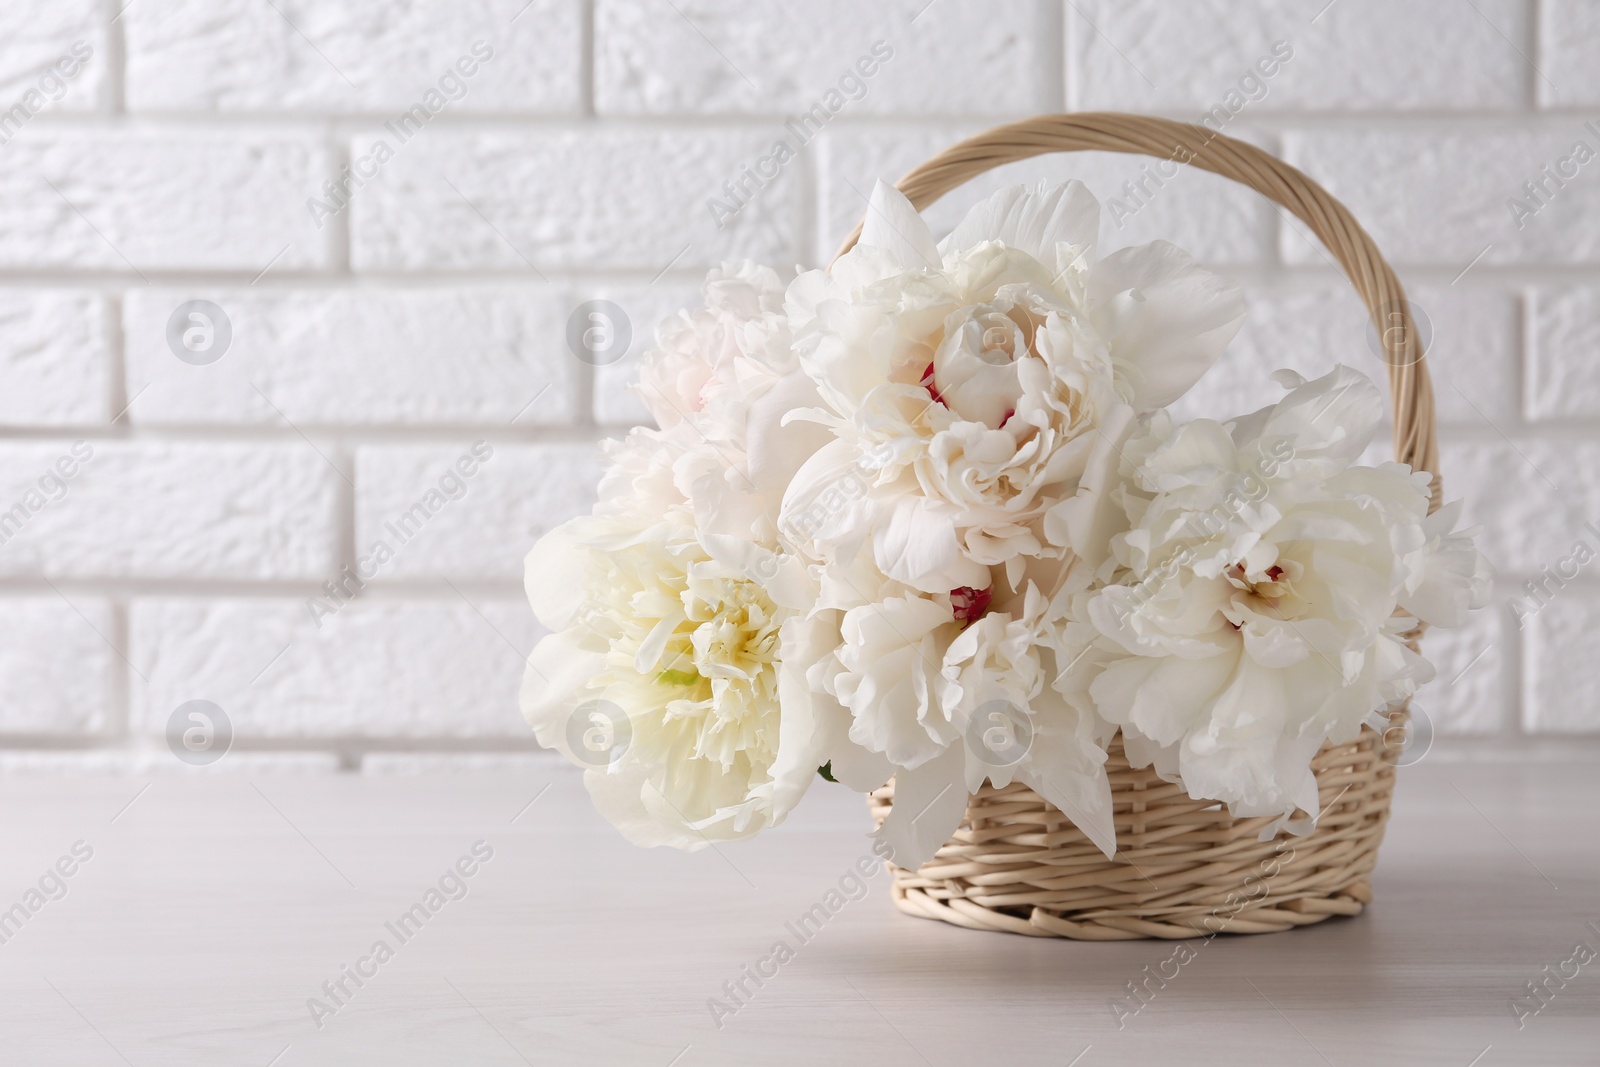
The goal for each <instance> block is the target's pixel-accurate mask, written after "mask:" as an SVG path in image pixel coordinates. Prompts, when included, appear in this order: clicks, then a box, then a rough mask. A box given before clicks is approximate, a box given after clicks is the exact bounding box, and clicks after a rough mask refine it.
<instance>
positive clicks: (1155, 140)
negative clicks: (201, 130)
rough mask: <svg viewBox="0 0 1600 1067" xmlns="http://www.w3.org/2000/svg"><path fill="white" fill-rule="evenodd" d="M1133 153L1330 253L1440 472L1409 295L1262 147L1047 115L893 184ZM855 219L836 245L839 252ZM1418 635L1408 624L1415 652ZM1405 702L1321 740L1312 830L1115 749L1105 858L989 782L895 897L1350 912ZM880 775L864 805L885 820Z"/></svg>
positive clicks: (1066, 928) (1071, 909)
mask: <svg viewBox="0 0 1600 1067" xmlns="http://www.w3.org/2000/svg"><path fill="white" fill-rule="evenodd" d="M1085 150H1097V151H1105V152H1129V153H1135V154H1141V155H1149V156H1155V157H1158V158H1161V159H1170V160H1174V161H1177V162H1180V163H1187V164H1190V165H1193V166H1197V167H1200V168H1202V169H1204V170H1209V171H1212V172H1214V173H1216V174H1221V175H1223V176H1224V177H1227V178H1232V179H1233V180H1234V181H1237V182H1240V183H1242V184H1244V185H1248V186H1249V187H1250V188H1252V189H1254V190H1256V191H1257V192H1258V193H1261V194H1262V195H1263V196H1265V197H1267V198H1268V199H1270V200H1272V201H1274V202H1275V203H1277V204H1279V205H1281V206H1282V207H1283V208H1284V209H1286V210H1287V211H1289V212H1291V213H1293V215H1294V216H1295V217H1297V218H1298V219H1299V220H1300V221H1301V222H1303V223H1304V224H1305V225H1306V227H1307V228H1309V229H1310V230H1311V232H1312V233H1314V234H1315V235H1316V236H1317V238H1318V239H1320V240H1321V241H1322V243H1323V244H1324V245H1326V246H1327V248H1328V250H1329V251H1330V252H1332V254H1333V256H1334V257H1335V258H1336V259H1337V260H1338V262H1339V265H1340V266H1341V267H1342V268H1343V270H1344V272H1345V274H1346V275H1347V276H1348V277H1349V279H1350V281H1351V283H1352V284H1353V285H1354V286H1355V288H1356V291H1357V293H1359V294H1360V296H1361V299H1362V301H1363V302H1364V303H1365V304H1366V306H1367V309H1368V311H1369V312H1370V313H1371V316H1372V321H1373V323H1374V326H1375V327H1376V329H1377V331H1378V336H1379V338H1380V339H1381V343H1382V346H1383V347H1382V351H1383V353H1384V357H1385V362H1386V363H1387V364H1388V375H1389V386H1390V393H1391V396H1392V398H1393V409H1394V444H1395V456H1396V458H1397V459H1398V460H1399V461H1400V462H1402V463H1408V464H1410V465H1411V466H1412V467H1414V468H1417V469H1420V470H1427V471H1432V472H1434V473H1435V478H1434V482H1433V502H1432V503H1433V507H1438V505H1439V500H1440V496H1439V494H1440V487H1439V479H1438V477H1437V471H1438V445H1437V441H1436V438H1435V435H1434V418H1433V392H1432V388H1431V386H1430V384H1429V381H1428V374H1427V368H1426V365H1425V363H1424V361H1423V358H1422V357H1423V353H1422V352H1421V350H1420V348H1419V346H1418V341H1417V338H1416V336H1415V332H1414V330H1413V329H1412V325H1411V317H1410V312H1409V309H1408V305H1407V304H1406V301H1405V294H1404V292H1403V290H1402V289H1401V287H1400V283H1399V281H1398V280H1396V278H1395V276H1394V272H1393V270H1391V269H1390V267H1389V265H1388V264H1387V263H1386V262H1384V259H1383V257H1382V256H1381V255H1380V254H1379V252H1378V249H1377V247H1376V246H1375V245H1374V244H1373V242H1372V239H1371V238H1370V237H1368V236H1367V234H1366V232H1365V231H1364V230H1362V228H1361V227H1360V225H1358V224H1357V223H1356V221H1355V219H1354V218H1352V217H1351V215H1350V213H1349V211H1347V210H1346V209H1345V207H1344V205H1342V204H1340V203H1339V202H1338V201H1337V200H1335V199H1334V198H1333V197H1332V196H1330V195H1328V193H1327V191H1326V190H1324V189H1323V188H1322V187H1321V186H1319V185H1317V184H1316V183H1315V182H1313V181H1312V180H1311V179H1310V178H1307V177H1306V176H1305V175H1304V174H1302V173H1300V172H1299V171H1298V170H1296V169H1295V168H1293V167H1291V166H1289V165H1288V164H1286V163H1284V162H1283V161H1281V160H1279V159H1277V158H1275V157H1273V156H1272V155H1270V154H1268V153H1266V152H1263V151H1262V150H1260V149H1259V148H1255V147H1253V146H1251V145H1248V144H1245V143H1243V142H1240V141H1235V140H1233V139H1231V138H1229V137H1225V136H1222V135H1221V134H1218V133H1214V132H1212V131H1211V130H1208V129H1206V128H1205V127H1202V126H1192V125H1188V124H1185V123H1178V122H1170V121H1167V120H1164V119H1155V118H1147V117H1142V116H1135V115H1119V114H1113V113H1087V114H1078V115H1047V116H1040V117H1038V118H1033V119H1028V120H1026V121H1024V122H1018V123H1013V124H1011V125H1009V126H1000V127H996V128H995V129H992V130H989V131H988V132H986V133H983V134H979V135H978V136H976V137H973V138H971V139H969V140H966V141H963V142H961V143H960V144H958V145H955V146H954V147H952V148H950V149H948V150H946V151H945V152H942V153H940V154H939V155H938V156H935V157H934V158H933V159H931V160H929V161H928V162H927V163H924V164H923V165H922V166H920V167H918V168H917V169H916V170H914V171H912V172H911V173H910V174H908V175H907V176H906V177H905V178H903V179H902V180H901V181H900V183H899V188H900V189H901V191H902V192H904V193H905V194H906V196H907V197H908V198H909V199H910V200H911V202H912V203H913V204H914V205H916V206H917V208H918V209H919V210H920V209H922V208H925V207H927V206H928V205H929V204H931V203H932V202H933V201H935V200H937V199H938V198H939V197H940V196H942V195H944V194H945V193H947V192H949V191H950V190H951V189H954V188H955V187H957V186H958V185H961V184H962V183H963V182H965V181H967V180H968V179H969V178H972V177H974V176H976V175H978V174H981V173H983V172H984V171H986V170H989V169H990V168H992V167H996V166H999V165H1001V164H1003V163H1009V162H1012V161H1014V160H1019V159H1025V158H1028V157H1030V156H1036V155H1041V154H1044V153H1046V152H1072V151H1085ZM860 232H861V231H860V227H857V229H856V232H855V233H854V234H852V235H851V236H850V238H849V239H848V240H846V241H845V243H844V245H843V247H842V248H841V249H840V252H841V253H842V252H844V251H847V250H848V249H849V248H850V247H851V246H852V245H854V243H855V241H856V239H857V238H858V237H859V236H860ZM1417 636H1419V635H1418V634H1415V633H1414V634H1412V635H1411V643H1412V645H1413V647H1414V646H1415V643H1416V638H1417ZM1405 718H1406V711H1405V709H1404V708H1397V709H1394V710H1393V711H1392V712H1391V717H1390V723H1391V729H1390V730H1389V731H1386V732H1385V733H1384V734H1383V735H1380V734H1378V733H1376V732H1374V731H1373V730H1371V729H1367V728H1364V729H1363V730H1362V733H1361V736H1360V737H1359V738H1358V739H1357V740H1356V741H1354V742H1352V743H1350V744H1345V745H1339V746H1332V745H1328V746H1324V748H1323V749H1322V751H1321V752H1320V753H1318V755H1317V757H1316V759H1315V762H1314V764H1313V768H1314V771H1315V774H1316V778H1317V786H1318V790H1319V798H1320V803H1321V805H1322V809H1323V810H1322V811H1321V812H1320V813H1317V814H1318V815H1319V816H1320V817H1319V819H1318V821H1317V825H1316V828H1315V829H1314V830H1313V831H1312V832H1311V833H1310V834H1309V835H1307V836H1304V837H1292V836H1289V835H1287V834H1280V835H1279V836H1278V837H1277V838H1275V839H1272V840H1267V841H1262V840H1261V839H1260V838H1261V835H1262V831H1263V829H1264V828H1265V827H1266V826H1268V825H1269V824H1270V823H1271V822H1272V821H1273V820H1270V819H1264V818H1250V819H1236V818H1234V817H1232V816H1231V815H1229V814H1228V811H1227V809H1226V808H1225V807H1224V806H1222V805H1220V804H1218V803H1216V802H1213V801H1206V800H1193V799H1191V798H1190V797H1189V796H1188V795H1187V794H1186V793H1185V792H1184V791H1183V788H1182V787H1181V786H1177V785H1173V784H1170V783H1168V782H1163V781H1162V780H1161V779H1160V778H1158V777H1157V776H1156V774H1155V772H1154V771H1153V770H1150V769H1148V768H1146V769H1134V768H1131V767H1129V766H1128V761H1127V759H1126V758H1125V757H1124V755H1123V752H1122V744H1121V739H1120V737H1118V738H1117V739H1116V740H1114V741H1113V742H1112V744H1111V749H1110V752H1109V759H1108V760H1107V763H1106V769H1107V771H1108V772H1109V775H1110V781H1111V798H1112V804H1113V812H1114V818H1115V824H1116V831H1117V854H1116V857H1115V858H1114V859H1111V860H1107V859H1106V858H1105V856H1104V855H1102V854H1101V852H1100V850H1099V849H1098V848H1096V847H1095V846H1094V845H1093V844H1092V843H1091V842H1090V841H1089V839H1088V838H1087V837H1085V836H1084V835H1083V834H1082V833H1081V832H1080V831H1079V830H1078V829H1077V828H1076V827H1075V826H1073V824H1072V822H1071V821H1070V820H1069V819H1068V818H1067V817H1066V816H1065V815H1063V814H1062V813H1061V812H1060V811H1059V810H1058V809H1056V808H1055V807H1053V806H1051V805H1050V804H1049V803H1048V802H1047V801H1046V800H1044V798H1042V797H1040V796H1039V795H1038V794H1037V793H1035V792H1034V791H1033V790H1031V789H1029V788H1027V787H1025V786H1022V785H1019V784H1012V785H1008V786H1006V787H1005V788H1001V789H996V788H994V787H993V786H991V785H988V784H985V785H984V786H983V787H982V789H980V791H979V792H978V794H977V795H976V796H974V797H972V798H971V799H970V801H969V803H968V806H967V814H966V818H965V820H964V822H963V823H962V825H961V827H960V828H959V829H958V830H957V831H956V835H955V837H954V838H952V839H951V840H950V841H949V842H948V843H947V844H945V845H944V846H943V847H942V848H941V849H940V850H939V852H938V854H937V855H936V856H935V857H934V858H933V859H932V860H930V861H929V862H928V863H926V864H924V865H923V866H922V868H921V869H919V870H917V871H908V870H905V869H903V868H900V867H894V866H892V865H891V867H890V869H891V871H892V873H893V876H894V885H893V895H894V901H895V904H896V905H897V906H898V907H899V908H900V910H901V911H904V912H906V913H908V914H911V915H916V916H920V917H922V918H927V919H940V920H943V921H945V922H948V923H954V924H956V925H958V926H966V927H970V928H972V929H975V930H1003V931H1008V932H1011V933H1018V934H1028V935H1030V936H1034V937H1070V938H1076V939H1079V940H1088V941H1119V940H1127V939H1132V938H1144V937H1158V938H1190V937H1197V936H1204V935H1208V934H1211V933H1222V932H1225V933H1238V934H1257V933H1272V932H1275V931H1279V930H1289V929H1293V928H1294V927H1297V926H1306V925H1309V924H1311V923H1316V922H1321V921H1322V920H1323V919H1326V918H1328V917H1329V916H1331V915H1356V914H1359V913H1360V911H1361V909H1362V908H1363V907H1364V906H1365V905H1366V904H1367V902H1368V901H1369V900H1371V888H1370V884H1369V878H1370V877H1371V874H1372V870H1373V868H1374V866H1375V865H1376V863H1377V859H1378V845H1379V844H1380V843H1381V842H1382V840H1383V828H1384V823H1385V822H1386V821H1387V819H1388V814H1389V800H1390V797H1391V796H1392V793H1393V785H1394V763H1395V754H1396V747H1395V746H1393V745H1391V744H1390V741H1391V740H1393V739H1395V738H1396V737H1397V736H1398V734H1399V733H1400V732H1401V731H1400V730H1398V729H1395V727H1403V726H1404V723H1405ZM893 799H894V785H893V783H890V784H889V785H886V786H884V787H883V788H882V789H879V790H878V791H877V792H875V793H873V794H872V795H871V797H870V803H871V806H872V811H873V814H874V816H875V817H876V818H877V819H878V820H879V821H880V822H881V821H882V820H883V819H884V818H885V817H886V816H887V815H888V812H889V808H890V805H891V804H892V802H893Z"/></svg>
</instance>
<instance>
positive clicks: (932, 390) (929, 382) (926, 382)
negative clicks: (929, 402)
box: [917, 363, 950, 407]
mask: <svg viewBox="0 0 1600 1067" xmlns="http://www.w3.org/2000/svg"><path fill="white" fill-rule="evenodd" d="M917 384H918V385H920V386H922V387H923V388H924V389H926V390H927V391H928V395H929V396H931V397H933V402H934V403H935V404H944V397H942V396H940V395H939V387H938V386H937V385H934V384H933V364H932V363H929V364H928V369H927V370H925V371H923V372H922V381H920V382H918V383H917ZM944 406H945V407H949V406H950V405H949V404H944Z"/></svg>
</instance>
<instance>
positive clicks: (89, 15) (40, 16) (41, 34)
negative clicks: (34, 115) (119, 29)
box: [0, 0, 107, 112]
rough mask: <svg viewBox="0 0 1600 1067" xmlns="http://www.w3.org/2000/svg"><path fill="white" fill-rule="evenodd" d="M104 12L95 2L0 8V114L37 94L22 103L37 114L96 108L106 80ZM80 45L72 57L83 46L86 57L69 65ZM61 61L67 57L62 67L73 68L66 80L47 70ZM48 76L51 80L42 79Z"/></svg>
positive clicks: (47, 1)
mask: <svg viewBox="0 0 1600 1067" xmlns="http://www.w3.org/2000/svg"><path fill="white" fill-rule="evenodd" d="M104 10H105V5H104V4H102V3H100V2H99V0H8V2H7V3H6V4H4V5H0V41H4V42H5V43H6V46H5V50H4V52H3V53H0V110H4V111H9V110H11V108H12V107H14V106H15V105H16V104H18V103H21V102H24V98H25V97H26V95H27V94H28V93H29V92H36V93H38V94H39V95H38V97H35V98H33V99H29V100H27V101H26V103H27V105H28V107H29V110H32V111H36V112H50V111H87V110H92V109H94V108H96V107H98V106H100V104H101V102H102V100H103V99H104V95H105V86H106V82H107V78H106V70H107V67H106V31H105V19H104V16H103V14H102V13H103V12H104ZM80 41H81V42H82V47H80V49H79V51H78V53H77V55H78V56H81V55H82V54H83V50H84V49H85V48H86V49H87V50H88V52H89V56H88V58H87V59H86V60H83V61H81V62H77V63H74V62H71V61H70V60H71V59H72V58H73V57H74V53H73V45H74V44H76V43H78V42H80ZM64 57H65V58H68V59H69V62H68V63H67V64H66V65H65V69H67V70H72V69H74V68H76V73H74V74H73V75H72V76H70V77H62V76H61V70H60V69H59V68H58V69H57V70H55V71H53V72H52V71H51V68H52V67H55V65H56V63H57V61H59V60H61V59H63V58H64ZM51 73H54V74H55V76H56V77H55V78H54V79H52V78H49V77H47V75H49V74H51ZM41 79H44V82H43V84H41ZM52 97H53V99H52ZM35 103H38V104H39V105H41V106H39V107H37V108H36V107H34V105H35Z"/></svg>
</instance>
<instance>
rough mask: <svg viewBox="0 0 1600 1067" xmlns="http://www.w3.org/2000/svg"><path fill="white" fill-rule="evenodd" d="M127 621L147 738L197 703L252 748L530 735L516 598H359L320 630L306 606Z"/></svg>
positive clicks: (236, 607)
mask: <svg viewBox="0 0 1600 1067" xmlns="http://www.w3.org/2000/svg"><path fill="white" fill-rule="evenodd" d="M130 619H131V621H130V632H131V643H132V651H131V653H130V657H131V658H132V660H133V662H134V663H136V664H138V665H139V669H140V670H141V671H143V672H144V673H145V675H146V676H147V677H148V678H149V679H150V683H149V685H148V686H144V685H140V686H136V688H135V692H134V719H133V722H134V725H135V728H136V729H138V730H139V731H141V732H143V733H144V734H147V735H152V736H154V735H160V734H161V733H162V731H163V730H164V729H165V726H166V721H167V717H168V716H169V715H170V714H171V713H172V710H173V709H174V708H176V707H177V706H178V705H179V704H182V703H183V702H185V701H187V700H193V699H205V700H210V701H212V702H213V703H215V704H217V705H218V706H219V707H221V708H222V709H223V711H224V712H225V713H226V714H227V715H228V717H229V720H230V721H231V723H232V725H233V730H234V738H235V742H234V743H235V744H240V745H246V746H247V745H249V744H250V743H253V742H257V741H265V740H284V739H307V740H310V739H333V738H446V737H455V738H464V737H513V738H521V737H525V736H526V735H527V726H526V724H525V723H524V722H523V720H522V715H521V714H520V713H519V712H518V710H517V689H518V686H519V684H520V683H521V679H522V670H523V662H524V657H525V656H526V654H527V653H528V651H530V650H531V649H532V647H533V642H534V640H535V639H536V636H537V632H538V631H537V623H535V622H534V619H533V613H532V612H531V611H529V609H528V607H527V605H526V604H524V603H521V602H520V601H511V600H498V601H488V600H483V599H481V598H478V599H476V600H475V602H474V603H472V604H469V603H465V602H463V601H462V600H460V599H458V598H456V597H454V596H451V597H450V599H448V600H440V601H437V602H397V601H380V600H358V601H357V602H354V603H351V604H348V605H346V606H345V607H343V608H342V609H341V610H340V611H339V613H338V614H336V615H334V616H333V617H331V618H324V619H322V620H321V621H322V626H321V628H320V629H319V628H318V627H317V626H316V625H315V624H314V623H313V621H312V616H311V614H310V612H309V611H308V610H307V608H306V605H305V603H304V601H302V600H290V599H276V598H274V599H261V600H199V599H187V598H186V599H149V600H137V601H135V602H134V604H133V606H132V608H131V612H130Z"/></svg>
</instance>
